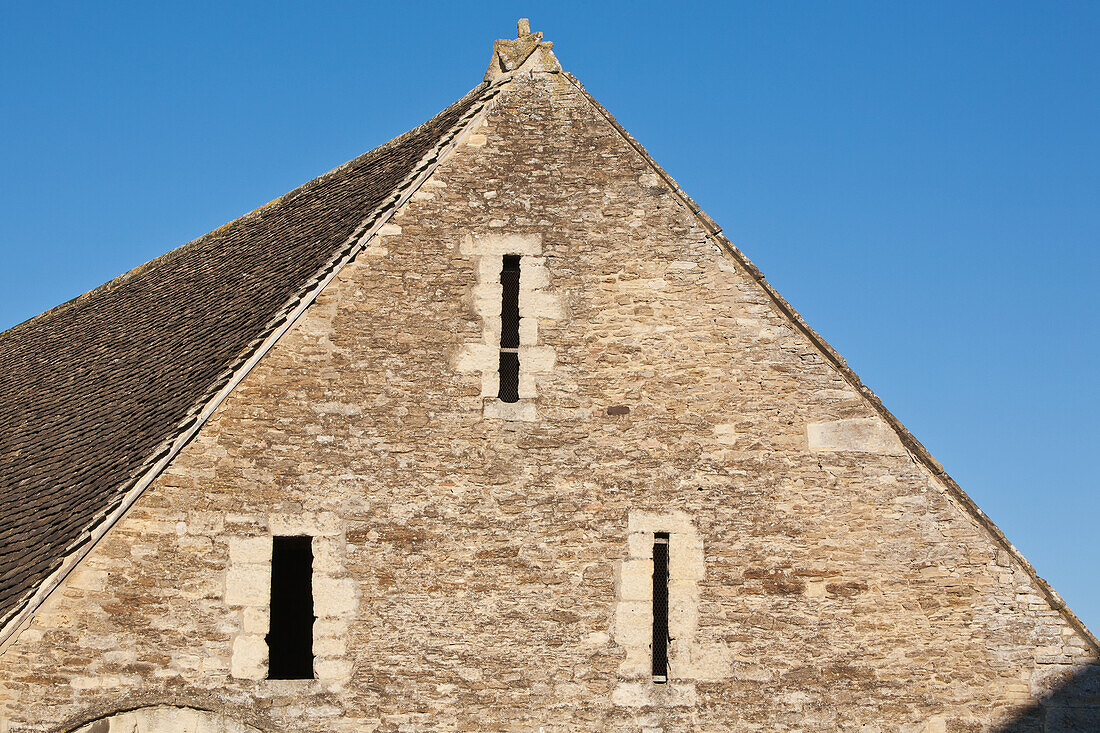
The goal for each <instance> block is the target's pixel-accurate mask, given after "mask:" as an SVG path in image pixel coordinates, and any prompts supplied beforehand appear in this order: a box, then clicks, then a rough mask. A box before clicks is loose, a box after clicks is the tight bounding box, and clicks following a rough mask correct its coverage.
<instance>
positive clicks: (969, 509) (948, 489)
mask: <svg viewBox="0 0 1100 733" xmlns="http://www.w3.org/2000/svg"><path fill="white" fill-rule="evenodd" d="M564 76H565V78H566V79H568V80H569V81H570V82H571V83H572V84H573V85H574V86H575V87H576V88H577V89H578V91H580V93H581V94H582V95H584V97H585V99H587V100H588V102H589V104H591V105H592V106H593V107H594V108H595V109H596V111H597V112H599V114H600V115H601V116H602V117H603V118H604V119H605V120H607V122H608V123H609V124H611V125H612V126H613V127H614V128H615V130H617V131H618V133H619V134H620V135H622V137H623V138H624V139H625V140H626V141H627V143H628V144H629V145H630V146H631V147H632V148H633V149H634V151H635V152H637V153H638V155H640V156H641V157H642V158H644V159H645V161H646V162H647V163H648V164H649V165H650V167H652V168H653V170H654V172H656V173H657V175H658V176H659V177H660V178H661V180H662V181H664V182H665V184H666V185H667V186H669V187H670V188H672V190H673V192H674V193H675V194H676V196H677V197H678V198H679V199H680V201H681V202H682V203H683V204H684V205H685V206H687V208H688V209H689V210H690V211H691V213H692V214H693V215H694V216H695V217H696V218H697V219H698V220H699V222H700V224H702V226H703V228H704V229H705V230H706V231H707V234H709V235H710V236H711V237H713V238H714V240H715V241H716V242H717V243H718V244H719V246H720V247H721V248H722V250H723V251H725V252H726V253H727V254H728V255H730V256H731V257H732V258H733V259H734V260H735V261H736V262H737V264H739V265H740V266H741V267H742V268H743V269H744V270H745V272H747V273H748V275H749V276H750V277H751V278H752V280H753V281H754V282H755V283H756V284H757V285H758V286H759V287H760V289H761V290H763V291H764V293H765V294H766V295H767V296H768V299H769V300H770V301H771V302H772V305H773V306H774V307H775V309H776V310H778V311H779V312H780V313H781V314H782V315H783V316H785V317H786V318H787V319H788V320H790V321H791V323H793V324H794V325H795V327H796V328H797V329H798V330H799V331H800V332H801V333H802V334H803V335H804V336H805V337H806V338H807V339H808V340H809V341H810V343H811V344H813V346H814V347H816V348H817V349H818V350H819V351H820V352H821V353H822V355H823V356H824V357H825V359H826V360H827V361H828V362H829V363H830V364H831V365H832V366H833V368H835V369H836V370H837V371H838V372H840V374H841V376H843V377H844V379H845V380H846V381H847V382H848V384H850V385H851V386H852V387H853V388H854V389H855V390H856V392H858V393H859V394H860V395H861V396H862V397H863V398H864V399H865V400H867V402H868V403H869V404H870V405H871V407H872V408H873V409H874V410H875V412H876V413H878V415H879V416H880V417H882V419H883V420H885V421H886V424H887V425H889V426H890V428H891V429H893V431H894V432H895V433H897V435H898V438H899V439H900V440H901V443H902V445H903V446H905V449H906V451H908V453H909V455H910V456H912V458H913V459H914V460H915V461H917V463H919V464H920V465H921V466H923V467H924V468H925V469H926V470H927V471H928V472H929V474H931V477H932V479H933V481H934V483H936V484H937V485H938V486H939V487H940V488H941V490H942V491H943V492H944V493H945V494H947V496H948V497H950V498H951V499H952V500H953V501H954V502H955V503H956V504H957V505H959V507H960V508H961V509H962V510H963V511H964V512H966V513H967V514H968V515H970V517H971V518H972V519H973V520H974V521H975V523H977V524H978V526H980V527H981V528H982V529H984V530H985V531H986V532H987V533H988V534H989V535H990V537H991V538H992V540H993V542H994V544H996V545H998V546H1000V547H1001V548H1002V549H1003V550H1005V551H1006V552H1007V553H1008V554H1009V555H1010V556H1011V557H1012V558H1013V559H1014V560H1015V561H1016V562H1017V564H1018V565H1019V566H1020V568H1021V569H1022V570H1023V571H1024V572H1025V573H1027V575H1028V576H1029V577H1030V578H1031V579H1032V580H1033V581H1034V582H1035V585H1036V586H1037V587H1038V588H1039V591H1040V593H1041V594H1042V595H1043V597H1044V598H1045V599H1046V601H1047V603H1049V604H1050V607H1051V608H1052V609H1054V610H1056V611H1058V612H1059V613H1060V614H1061V615H1062V617H1063V618H1065V619H1066V622H1067V623H1068V624H1069V625H1070V626H1071V627H1073V629H1074V630H1075V631H1077V632H1078V633H1079V634H1080V635H1081V637H1082V638H1083V639H1084V640H1085V642H1086V643H1087V644H1088V645H1089V646H1090V648H1091V649H1092V651H1093V652H1094V653H1096V654H1100V640H1098V639H1097V637H1096V636H1095V635H1094V634H1093V633H1092V632H1091V631H1089V629H1088V627H1087V626H1085V624H1084V622H1083V621H1081V619H1080V618H1078V617H1077V614H1075V613H1074V612H1073V611H1072V610H1070V608H1069V606H1067V605H1066V602H1065V600H1064V599H1063V598H1062V596H1060V595H1059V594H1058V592H1057V591H1056V590H1054V588H1053V587H1052V586H1051V585H1050V583H1048V582H1047V581H1046V580H1045V579H1044V578H1042V577H1040V576H1039V574H1038V572H1036V570H1035V566H1033V565H1032V564H1031V563H1030V562H1029V561H1028V559H1027V558H1026V557H1024V555H1023V553H1021V552H1020V551H1019V550H1018V549H1017V548H1016V546H1015V545H1013V544H1012V542H1010V541H1009V539H1008V537H1006V536H1005V533H1004V532H1002V531H1001V528H1000V527H998V526H997V525H996V523H995V522H994V521H993V520H992V519H990V518H989V516H988V515H987V514H986V513H985V512H983V511H982V510H981V508H980V507H979V506H978V505H977V504H976V503H975V502H974V500H973V499H971V498H970V496H969V495H968V494H967V493H966V492H965V491H964V490H963V488H962V487H961V486H959V484H958V483H956V482H955V479H953V478H951V476H950V475H949V474H948V473H947V471H946V470H945V469H944V467H943V465H942V464H941V463H940V462H939V461H937V460H936V459H935V457H933V456H932V454H931V452H929V450H928V449H927V448H925V447H924V444H923V443H921V442H920V441H919V440H917V438H916V437H915V436H914V435H913V434H912V433H910V432H909V429H908V428H906V427H905V426H904V425H903V424H902V423H901V421H900V420H898V418H897V417H895V416H894V414H893V413H892V412H890V410H888V409H886V406H885V405H884V404H883V403H882V400H881V399H880V398H879V396H878V395H877V394H875V393H874V391H873V390H872V389H871V388H870V387H868V386H867V385H865V384H864V383H863V381H862V380H861V379H860V378H859V375H858V374H856V373H855V371H854V370H853V369H852V368H851V367H850V366H848V362H846V361H845V360H844V357H842V356H841V355H840V354H839V353H838V352H837V351H836V349H834V348H833V347H832V346H831V345H830V344H829V342H828V341H826V340H825V339H824V338H823V337H822V336H821V335H820V334H819V333H818V332H817V331H815V330H814V329H813V327H811V326H810V324H808V323H807V322H806V321H805V320H804V319H803V318H802V315H801V314H800V313H799V312H798V311H797V310H795V308H794V306H792V305H791V304H790V303H788V302H787V300H786V299H785V298H784V297H783V296H782V295H780V294H779V291H777V290H776V289H775V288H774V287H773V286H772V284H771V283H769V282H768V281H767V279H766V278H765V277H764V273H763V272H761V271H760V268H758V267H757V266H756V265H755V264H753V262H752V260H750V259H749V258H748V257H747V256H746V255H745V253H744V252H742V251H741V250H740V249H739V248H738V247H737V245H735V244H734V243H733V242H731V241H730V240H729V238H727V237H726V235H725V234H723V233H722V227H720V226H718V223H717V222H715V221H714V219H712V218H710V216H708V215H707V213H706V212H705V211H703V209H702V207H700V206H699V204H697V203H696V202H695V200H694V199H693V198H691V196H689V195H688V194H687V192H685V191H684V189H683V188H681V187H680V184H678V183H677V182H676V181H675V179H673V177H672V176H670V175H669V174H668V172H667V171H666V170H665V169H664V168H662V167H661V165H660V164H659V163H658V162H657V161H656V160H654V159H653V157H652V156H651V155H650V154H649V152H648V151H647V150H646V149H645V148H644V147H642V145H641V143H639V142H638V141H637V140H635V139H634V136H633V135H631V134H630V133H629V132H627V131H626V128H624V127H623V126H622V125H621V124H619V121H618V120H616V119H615V117H614V116H613V115H612V114H611V113H610V112H608V111H607V109H606V108H604V106H603V105H602V104H600V103H599V102H598V101H596V99H595V97H593V96H592V95H591V94H589V93H588V91H587V90H586V89H585V88H584V85H583V84H581V82H580V80H579V79H577V77H575V76H573V75H572V74H570V73H568V72H565V74H564Z"/></svg>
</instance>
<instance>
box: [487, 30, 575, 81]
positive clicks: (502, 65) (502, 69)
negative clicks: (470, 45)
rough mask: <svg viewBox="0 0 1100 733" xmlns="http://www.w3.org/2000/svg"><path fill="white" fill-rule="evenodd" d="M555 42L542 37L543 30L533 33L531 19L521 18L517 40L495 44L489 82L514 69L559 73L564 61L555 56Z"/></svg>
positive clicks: (489, 69)
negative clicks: (561, 62) (561, 61)
mask: <svg viewBox="0 0 1100 733" xmlns="http://www.w3.org/2000/svg"><path fill="white" fill-rule="evenodd" d="M553 48H554V44H553V43H550V42H549V41H543V40H542V33H541V32H535V33H532V32H531V21H529V20H528V19H527V18H520V19H519V22H518V23H516V38H515V39H500V40H497V41H495V42H494V43H493V58H492V60H491V61H490V62H489V68H488V69H487V70H486V71H485V81H488V82H491V81H494V80H495V79H497V78H499V77H500V76H502V75H504V74H511V73H513V72H520V71H522V72H524V73H535V72H544V73H551V74H557V73H558V72H560V71H561V64H559V63H558V60H557V58H555V56H554V51H553Z"/></svg>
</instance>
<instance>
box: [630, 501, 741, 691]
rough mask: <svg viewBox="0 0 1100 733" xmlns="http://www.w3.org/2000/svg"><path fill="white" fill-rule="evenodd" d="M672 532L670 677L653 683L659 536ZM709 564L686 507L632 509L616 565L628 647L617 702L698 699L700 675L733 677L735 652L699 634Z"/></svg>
mask: <svg viewBox="0 0 1100 733" xmlns="http://www.w3.org/2000/svg"><path fill="white" fill-rule="evenodd" d="M657 532H667V533H668V577H669V583H668V585H669V594H668V633H669V636H670V637H671V641H669V645H668V678H667V682H666V683H664V684H655V683H654V682H653V670H652V645H653V542H654V535H655V534H656V533H657ZM704 571H705V564H704V555H703V541H702V538H701V537H700V536H699V532H698V530H697V529H696V528H695V525H694V523H693V522H692V520H691V517H690V516H689V515H687V514H685V513H683V512H679V511H670V512H660V513H656V512H646V511H640V510H636V509H631V510H630V512H629V514H628V517H627V553H626V557H625V558H624V559H622V560H620V561H618V562H617V563H616V564H615V613H614V622H613V623H614V628H613V635H612V638H613V639H614V640H615V642H616V643H617V644H618V645H619V646H620V647H622V649H623V650H624V651H625V652H626V656H625V657H624V659H623V661H622V662H621V663H620V665H619V677H620V682H619V684H618V685H617V686H616V688H615V690H614V691H613V693H612V702H613V703H614V704H616V705H620V706H625V707H646V706H652V705H663V706H682V705H693V704H695V684H694V683H695V681H697V680H698V681H709V680H716V679H722V678H725V677H728V676H729V675H730V673H731V663H732V658H731V654H730V651H729V650H728V649H727V648H726V647H725V645H723V644H720V643H713V644H704V643H702V642H701V641H700V640H699V639H697V638H696V632H697V630H698V626H699V582H700V581H701V580H702V579H703V576H704Z"/></svg>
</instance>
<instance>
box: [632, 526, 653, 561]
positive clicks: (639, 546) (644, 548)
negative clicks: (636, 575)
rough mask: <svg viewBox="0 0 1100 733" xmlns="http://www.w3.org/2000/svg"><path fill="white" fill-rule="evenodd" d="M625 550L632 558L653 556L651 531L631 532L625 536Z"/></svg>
mask: <svg viewBox="0 0 1100 733" xmlns="http://www.w3.org/2000/svg"><path fill="white" fill-rule="evenodd" d="M626 543H627V550H628V552H629V553H630V557H632V558H652V557H653V533H652V532H631V533H630V534H628V535H627V536H626Z"/></svg>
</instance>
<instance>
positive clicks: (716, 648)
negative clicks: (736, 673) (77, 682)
mask: <svg viewBox="0 0 1100 733" xmlns="http://www.w3.org/2000/svg"><path fill="white" fill-rule="evenodd" d="M688 657H689V658H688V667H687V669H686V670H685V673H684V674H683V675H682V676H683V677H686V678H690V679H693V680H699V681H700V682H716V681H718V680H722V679H726V678H727V677H729V676H730V675H731V674H732V671H733V652H731V651H730V649H729V647H727V646H726V645H725V644H720V643H715V644H702V645H696V646H695V647H693V648H692V649H691V650H690V651H689V654H688Z"/></svg>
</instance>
